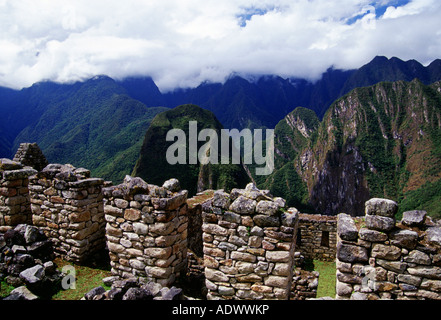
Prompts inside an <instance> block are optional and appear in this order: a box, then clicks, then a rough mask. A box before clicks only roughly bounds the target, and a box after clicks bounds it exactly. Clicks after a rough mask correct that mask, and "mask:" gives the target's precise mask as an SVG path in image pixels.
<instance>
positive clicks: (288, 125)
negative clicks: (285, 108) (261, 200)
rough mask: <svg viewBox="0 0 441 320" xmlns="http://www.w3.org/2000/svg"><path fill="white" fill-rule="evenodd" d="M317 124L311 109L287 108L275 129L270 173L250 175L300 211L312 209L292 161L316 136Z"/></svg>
mask: <svg viewBox="0 0 441 320" xmlns="http://www.w3.org/2000/svg"><path fill="white" fill-rule="evenodd" d="M319 125H320V121H319V119H318V117H317V115H316V114H315V112H314V111H312V110H310V109H306V108H302V107H298V108H296V109H294V110H293V111H292V112H290V113H289V114H288V115H287V116H286V117H285V118H284V119H283V120H281V121H280V122H279V123H278V124H277V126H276V127H275V129H274V171H273V173H272V174H270V175H269V176H256V177H253V178H254V180H255V181H256V183H257V184H258V186H259V187H260V188H261V189H268V190H271V192H272V193H273V194H274V195H278V196H282V197H283V198H284V199H285V200H286V201H287V202H288V204H290V205H292V206H296V207H297V208H298V209H299V210H301V211H305V210H306V211H313V208H312V207H311V206H310V205H309V204H308V199H309V197H308V190H307V188H306V185H305V184H304V183H303V181H302V178H301V176H300V174H299V173H298V172H297V171H296V168H295V165H294V164H295V160H296V159H297V157H298V156H299V154H300V152H302V151H303V149H305V148H306V147H307V146H308V144H309V143H310V141H313V140H314V139H315V137H316V131H317V128H318V127H319ZM250 172H253V171H252V170H251V171H250Z"/></svg>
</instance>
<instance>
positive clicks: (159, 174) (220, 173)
mask: <svg viewBox="0 0 441 320" xmlns="http://www.w3.org/2000/svg"><path fill="white" fill-rule="evenodd" d="M190 121H196V122H197V132H196V133H197V134H199V133H200V132H201V130H203V129H214V130H216V132H217V136H218V143H219V145H218V151H219V153H220V150H221V148H220V143H221V133H220V130H221V129H223V127H222V125H221V123H220V122H219V121H218V120H217V119H216V117H215V116H214V115H213V113H211V112H210V111H208V110H204V109H202V108H200V107H198V106H195V105H182V106H179V107H176V108H174V109H171V110H169V111H165V112H162V113H160V114H158V115H157V116H156V117H155V118H154V119H153V121H152V123H151V125H150V127H149V128H148V130H147V133H146V135H145V138H144V142H143V145H142V148H141V152H140V155H139V159H138V161H137V162H136V166H135V168H134V170H133V175H134V176H138V177H141V178H143V179H144V180H145V181H147V182H148V183H152V184H156V185H162V184H163V183H164V181H166V180H168V179H170V178H177V179H178V180H179V181H180V183H181V187H182V188H183V189H186V190H188V192H189V195H190V196H192V195H195V194H196V193H197V192H198V191H202V190H205V189H225V190H226V191H229V190H231V189H232V188H235V187H241V188H243V187H244V186H245V185H246V184H247V182H249V178H248V176H247V174H246V172H245V170H244V168H243V167H242V166H241V165H240V164H233V163H232V161H231V159H230V160H229V161H228V163H229V164H220V157H219V164H212V163H209V164H201V163H200V162H199V160H197V163H196V164H191V163H190V160H189V158H190V150H189V146H190V144H193V143H194V144H195V145H196V146H197V149H196V150H197V151H199V150H200V148H201V147H202V146H203V145H204V144H205V143H206V141H192V138H191V137H190V134H189V122H190ZM171 129H181V130H183V132H184V133H185V137H186V141H185V146H184V149H185V162H186V163H185V164H169V162H168V160H167V150H168V148H169V147H170V146H171V145H173V144H175V143H176V141H166V136H167V133H168V132H169V131H170V130H171ZM175 139H176V138H175ZM196 139H198V138H196ZM231 146H232V142H231V141H230V147H231ZM230 155H232V153H231V152H230Z"/></svg>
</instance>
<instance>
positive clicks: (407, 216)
mask: <svg viewBox="0 0 441 320" xmlns="http://www.w3.org/2000/svg"><path fill="white" fill-rule="evenodd" d="M397 209H398V208H397V204H396V203H395V202H393V201H391V200H386V199H371V200H369V201H367V202H366V211H365V213H366V216H365V220H364V221H361V222H359V223H356V222H355V221H354V219H353V218H351V217H350V216H348V215H346V214H340V215H339V216H338V222H337V233H338V244H337V262H336V264H337V285H336V291H337V298H339V299H357V300H365V299H370V300H374V299H397V300H413V299H430V300H435V299H436V300H440V299H441V228H440V226H439V225H436V224H435V223H433V222H432V220H431V219H430V217H428V216H426V212H425V211H408V212H405V213H404V214H403V219H402V220H401V221H400V222H398V223H397V222H396V221H395V218H394V217H395V213H396V212H397Z"/></svg>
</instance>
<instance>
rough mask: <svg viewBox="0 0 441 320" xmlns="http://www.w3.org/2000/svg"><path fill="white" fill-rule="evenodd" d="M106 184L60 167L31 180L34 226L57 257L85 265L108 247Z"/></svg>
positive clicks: (82, 171) (78, 170)
mask: <svg viewBox="0 0 441 320" xmlns="http://www.w3.org/2000/svg"><path fill="white" fill-rule="evenodd" d="M103 184H104V180H103V179H99V178H90V171H89V170H86V169H83V168H75V167H73V166H71V165H61V164H50V165H48V166H46V167H45V168H44V169H43V170H42V171H40V172H38V173H37V174H35V175H33V176H31V177H30V183H29V190H30V196H31V208H32V223H33V225H35V226H37V227H39V228H40V229H41V230H43V231H44V233H45V234H46V236H47V237H48V238H50V239H51V241H52V242H53V245H54V252H55V253H56V254H57V255H59V256H61V257H63V258H64V259H66V260H68V261H73V262H83V261H84V260H86V259H87V258H88V257H89V256H91V255H92V254H94V253H95V252H97V251H99V250H100V249H102V248H104V247H105V219H104V205H103V195H102V186H103Z"/></svg>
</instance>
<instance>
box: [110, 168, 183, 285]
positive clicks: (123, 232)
mask: <svg viewBox="0 0 441 320" xmlns="http://www.w3.org/2000/svg"><path fill="white" fill-rule="evenodd" d="M187 194H188V192H187V190H181V189H180V186H179V181H178V180H176V179H170V180H168V181H166V182H165V183H164V185H163V186H161V187H159V186H156V185H151V184H147V183H146V182H145V181H144V180H142V179H141V178H139V177H130V176H126V178H125V179H124V182H123V183H122V184H120V185H117V186H112V187H108V188H104V197H105V198H104V204H105V205H104V211H105V218H106V221H107V226H106V237H107V247H108V249H109V255H110V260H111V262H110V264H111V267H112V273H113V274H114V275H118V276H121V277H123V278H130V277H133V276H137V277H146V278H147V279H148V280H149V281H154V282H158V283H160V284H161V285H163V286H170V285H171V284H172V283H173V282H174V281H175V279H176V278H177V277H179V276H180V275H181V274H185V270H186V267H187V228H188V218H187Z"/></svg>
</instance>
